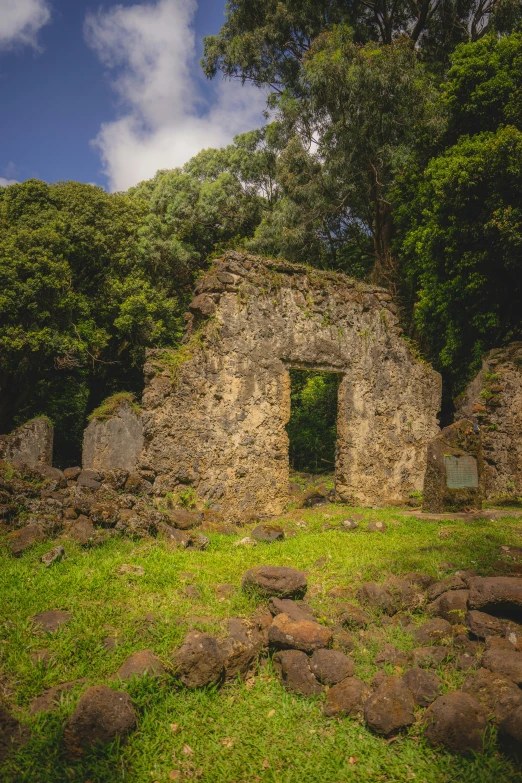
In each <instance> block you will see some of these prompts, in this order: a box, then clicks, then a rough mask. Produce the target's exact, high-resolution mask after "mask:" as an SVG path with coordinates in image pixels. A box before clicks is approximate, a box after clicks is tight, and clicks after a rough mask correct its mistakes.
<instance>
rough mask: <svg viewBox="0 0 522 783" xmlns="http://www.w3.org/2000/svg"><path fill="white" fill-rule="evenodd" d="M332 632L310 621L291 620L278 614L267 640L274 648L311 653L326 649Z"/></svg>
mask: <svg viewBox="0 0 522 783" xmlns="http://www.w3.org/2000/svg"><path fill="white" fill-rule="evenodd" d="M332 637H333V632H332V631H331V629H330V628H326V627H325V626H324V625H320V624H319V623H316V622H313V621H312V620H298V621H295V620H292V619H291V618H290V617H289V616H288V615H287V614H278V615H276V617H275V618H274V621H273V622H272V625H271V626H270V628H269V629H268V640H269V642H270V644H272V645H274V647H279V648H283V649H285V648H286V649H293V650H302V651H303V652H313V651H314V650H319V649H321V648H322V647H328V646H329V645H330V644H331V642H332Z"/></svg>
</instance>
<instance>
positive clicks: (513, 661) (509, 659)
mask: <svg viewBox="0 0 522 783" xmlns="http://www.w3.org/2000/svg"><path fill="white" fill-rule="evenodd" d="M482 666H483V667H484V668H485V669H489V670H490V671H492V672H493V673H494V674H500V675H501V676H502V677H507V678H508V679H509V680H513V682H515V683H516V684H517V685H518V686H519V687H521V688H522V653H519V652H517V651H516V650H513V651H512V650H498V649H497V650H487V651H486V652H485V653H484V657H483V659H482Z"/></svg>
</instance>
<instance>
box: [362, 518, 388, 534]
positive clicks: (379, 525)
mask: <svg viewBox="0 0 522 783" xmlns="http://www.w3.org/2000/svg"><path fill="white" fill-rule="evenodd" d="M367 530H368V533H386V522H381V521H380V520H377V521H376V522H370V524H369V525H368V528H367Z"/></svg>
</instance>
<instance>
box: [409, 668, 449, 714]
mask: <svg viewBox="0 0 522 783" xmlns="http://www.w3.org/2000/svg"><path fill="white" fill-rule="evenodd" d="M402 680H403V682H404V683H405V684H406V685H407V686H408V688H409V689H410V691H411V692H412V694H413V698H414V699H415V701H416V702H417V704H418V705H419V707H427V706H428V705H429V704H431V702H432V701H434V700H435V699H436V698H437V696H438V695H439V693H440V686H441V682H440V677H439V676H438V675H437V674H433V672H427V671H425V670H424V669H419V667H418V666H415V667H414V668H413V669H410V670H409V671H407V672H406V674H405V675H404V677H403V678H402Z"/></svg>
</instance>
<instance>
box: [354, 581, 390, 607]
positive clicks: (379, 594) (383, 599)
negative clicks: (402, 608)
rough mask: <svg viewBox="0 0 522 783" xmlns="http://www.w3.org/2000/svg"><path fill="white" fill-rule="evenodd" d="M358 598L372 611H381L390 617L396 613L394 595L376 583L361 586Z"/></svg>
mask: <svg viewBox="0 0 522 783" xmlns="http://www.w3.org/2000/svg"><path fill="white" fill-rule="evenodd" d="M357 598H358V600H359V602H360V603H361V604H363V605H364V606H369V607H371V608H372V609H380V610H381V611H382V612H385V613H386V614H389V615H392V614H394V612H395V604H394V600H393V596H392V594H391V593H390V592H388V590H385V589H384V588H383V587H380V586H379V585H378V584H376V583H375V582H366V583H365V584H363V585H361V587H360V588H359V590H358V592H357Z"/></svg>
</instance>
